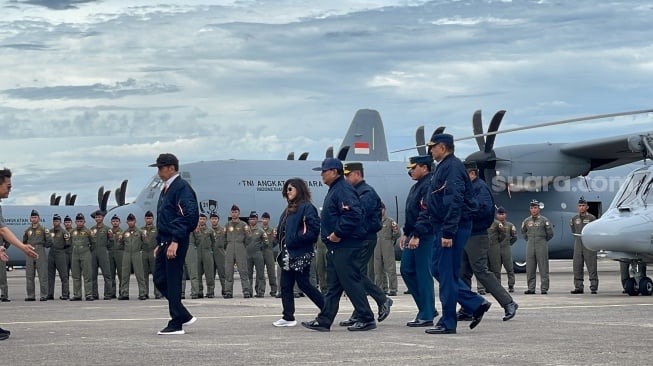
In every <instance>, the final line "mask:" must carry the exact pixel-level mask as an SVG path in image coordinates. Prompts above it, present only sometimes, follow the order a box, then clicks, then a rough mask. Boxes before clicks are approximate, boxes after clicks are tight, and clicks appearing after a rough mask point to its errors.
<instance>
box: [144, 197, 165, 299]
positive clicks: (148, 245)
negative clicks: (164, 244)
mask: <svg viewBox="0 0 653 366" xmlns="http://www.w3.org/2000/svg"><path fill="white" fill-rule="evenodd" d="M141 231H142V232H143V276H145V297H146V298H148V299H149V298H150V275H152V277H154V263H155V262H156V261H155V260H154V248H156V246H157V242H156V226H155V225H154V214H153V213H152V211H149V210H148V211H147V212H146V213H145V226H143V227H142V228H141ZM152 287H154V298H155V299H160V298H161V292H159V289H157V288H156V286H152Z"/></svg>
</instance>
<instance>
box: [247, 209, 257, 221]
mask: <svg viewBox="0 0 653 366" xmlns="http://www.w3.org/2000/svg"><path fill="white" fill-rule="evenodd" d="M249 218H250V219H258V214H257V213H256V211H252V212H250V213H249Z"/></svg>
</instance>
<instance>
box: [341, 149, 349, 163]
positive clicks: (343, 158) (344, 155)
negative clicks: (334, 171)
mask: <svg viewBox="0 0 653 366" xmlns="http://www.w3.org/2000/svg"><path fill="white" fill-rule="evenodd" d="M347 153H349V146H343V147H342V148H341V149H340V151H339V152H338V160H340V161H345V160H346V158H347Z"/></svg>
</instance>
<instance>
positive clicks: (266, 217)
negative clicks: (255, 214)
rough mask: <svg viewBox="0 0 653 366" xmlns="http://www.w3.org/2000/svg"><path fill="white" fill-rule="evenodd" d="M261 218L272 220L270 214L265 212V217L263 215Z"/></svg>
mask: <svg viewBox="0 0 653 366" xmlns="http://www.w3.org/2000/svg"><path fill="white" fill-rule="evenodd" d="M261 218H263V219H269V218H270V214H269V213H267V212H263V215H261Z"/></svg>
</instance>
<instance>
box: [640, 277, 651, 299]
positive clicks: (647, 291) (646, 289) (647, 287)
mask: <svg viewBox="0 0 653 366" xmlns="http://www.w3.org/2000/svg"><path fill="white" fill-rule="evenodd" d="M639 293H640V294H642V296H651V295H652V294H653V281H652V280H651V278H650V277H642V278H641V279H640V280H639Z"/></svg>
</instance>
